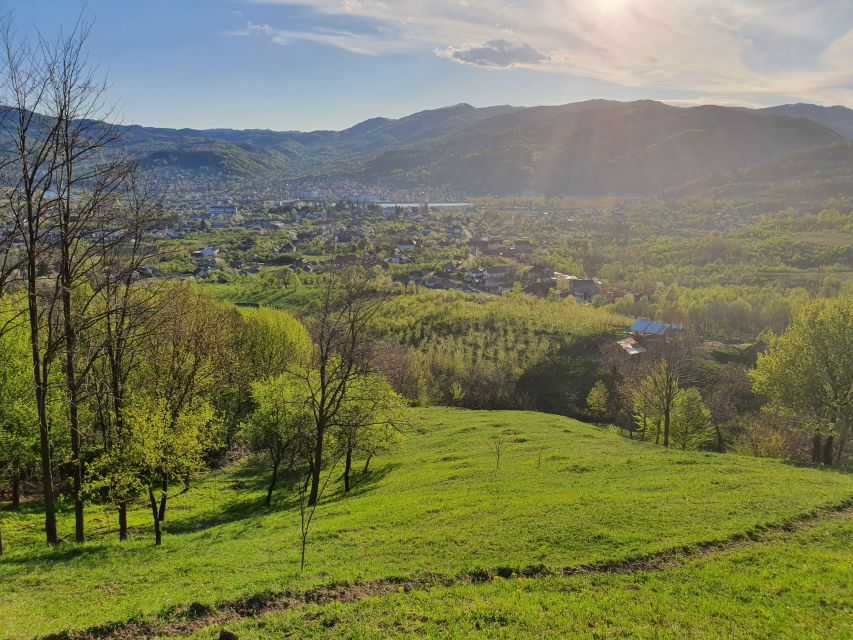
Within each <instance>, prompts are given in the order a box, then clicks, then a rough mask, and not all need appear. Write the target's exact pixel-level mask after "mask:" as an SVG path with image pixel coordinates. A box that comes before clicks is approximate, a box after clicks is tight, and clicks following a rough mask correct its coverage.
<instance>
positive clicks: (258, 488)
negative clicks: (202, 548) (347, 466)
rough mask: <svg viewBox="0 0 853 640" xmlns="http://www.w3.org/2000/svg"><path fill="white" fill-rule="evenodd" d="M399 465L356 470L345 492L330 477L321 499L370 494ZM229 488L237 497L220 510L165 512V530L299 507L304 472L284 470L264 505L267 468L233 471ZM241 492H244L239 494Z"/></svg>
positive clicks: (207, 525)
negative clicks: (188, 514) (187, 514)
mask: <svg viewBox="0 0 853 640" xmlns="http://www.w3.org/2000/svg"><path fill="white" fill-rule="evenodd" d="M399 466H400V465H399V464H397V463H389V464H385V465H378V464H377V465H374V466H373V467H372V468H371V469H369V470H368V471H366V472H364V471H355V472H353V474H352V480H353V484H352V488H351V489H350V492H349V493H348V494H346V493H344V490H343V481H342V480H341V479H340V478H339V477H333V479H332V481H331V482H330V486H329V488H328V489H327V491H326V496H325V498H324V500H328V501H337V500H342V499H345V498H351V497H357V496H361V495H364V494H366V493H369V492H370V491H372V490H373V489H375V487H376V485H377V484H378V483H379V482H380V481H381V480H382V479H383V478H385V477H386V476H388V475H389V474H390V473H391V472H393V471H394V470H395V469H396V468H397V467H399ZM232 477H233V479H234V480H233V481H232V483H231V485H230V486H229V488H231V489H233V490H234V491H235V492H236V494H237V496H235V497H231V498H230V499H229V500H228V502H227V503H226V504H224V505H223V506H222V507H221V508H220V509H215V510H208V511H206V512H204V513H200V514H196V515H195V516H194V517H192V518H187V519H181V520H177V521H173V522H169V517H168V513H167V516H166V522H165V523H164V527H163V530H164V533H166V534H172V535H175V534H184V533H193V532H196V531H204V530H206V529H210V528H211V527H215V526H218V525H222V524H227V523H232V522H239V521H241V520H247V519H251V518H257V517H260V516H264V515H268V514H271V513H278V512H281V511H294V512H295V511H297V510H298V509H299V489H300V486H301V485H302V483H303V482H304V481H305V475H304V471H298V470H287V471H284V472H282V473H281V474H280V476H279V481H278V486H277V487H276V489H275V491H274V492H273V497H272V504H270V505H269V506H268V505H267V504H266V490H267V488H268V486H269V481H270V471H269V470H267V471H266V472H265V471H263V470H262V469H260V468H259V467H251V468H247V469H243V470H240V471H239V472H237V473H234V474H233V476H232ZM240 493H244V494H246V495H242V496H241V495H240Z"/></svg>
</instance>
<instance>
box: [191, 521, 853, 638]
mask: <svg viewBox="0 0 853 640" xmlns="http://www.w3.org/2000/svg"><path fill="white" fill-rule="evenodd" d="M851 589H853V516H852V515H850V514H849V512H848V514H846V515H845V516H843V517H841V518H838V519H836V520H833V521H830V522H824V523H820V524H819V525H817V526H815V527H813V528H810V529H808V530H806V531H803V532H800V533H797V534H794V535H791V534H786V535H785V536H777V537H775V539H774V537H771V540H770V541H768V542H763V543H759V544H752V543H750V544H746V545H743V546H741V547H740V548H735V549H732V550H729V551H725V552H721V553H719V554H712V555H709V556H707V557H703V558H700V559H697V560H693V561H690V562H688V563H686V564H685V565H684V566H680V567H678V568H674V569H670V570H665V571H659V572H654V571H640V572H637V573H631V574H609V575H582V576H573V577H548V578H541V579H529V578H523V577H520V578H519V577H512V576H511V577H509V578H508V579H502V580H495V581H491V582H489V583H487V584H461V585H457V586H452V587H447V588H446V587H441V588H436V589H432V590H430V591H413V592H410V593H395V594H393V595H386V596H382V597H371V598H368V599H366V600H362V601H358V602H348V603H340V602H333V603H331V604H326V605H303V606H298V607H294V608H293V609H289V610H286V611H284V612H282V613H271V614H267V615H262V616H259V617H257V618H250V619H247V620H245V621H242V622H237V623H230V624H225V625H224V627H225V628H227V629H228V630H229V631H233V632H236V634H237V635H238V636H239V637H240V639H241V640H262V639H270V640H272V639H273V638H276V639H277V638H330V637H333V638H358V639H360V640H366V639H368V638H377V639H379V638H411V637H422V638H451V637H452V638H468V637H471V638H473V637H477V638H480V637H488V638H533V639H537V640H538V639H539V638H588V639H590V640H592V639H595V638H637V639H642V638H649V639H655V640H663V639H671V640H681V639H684V638H707V639H708V640H716V639H718V638H728V639H731V640H735V639H743V640H756V639H759V638H766V639H767V640H782V639H786V638H790V639H792V640H793V639H798V640H799V639H806V638H814V639H815V640H823V639H824V638H850V637H853V603H851V599H850V594H851ZM219 629H220V626H219V625H218V626H216V627H212V628H208V629H204V630H202V631H199V632H198V633H197V634H195V635H194V636H193V637H194V638H197V639H198V640H202V639H206V640H211V639H213V638H217V637H218V633H219Z"/></svg>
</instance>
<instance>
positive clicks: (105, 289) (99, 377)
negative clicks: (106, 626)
mask: <svg viewBox="0 0 853 640" xmlns="http://www.w3.org/2000/svg"><path fill="white" fill-rule="evenodd" d="M117 205H118V206H119V207H120V214H121V215H122V216H123V218H124V222H123V224H122V234H121V237H122V242H121V243H119V244H118V245H115V244H113V242H112V241H110V240H107V239H104V240H105V241H104V242H101V243H99V244H98V245H97V247H98V248H99V249H100V256H99V261H100V263H99V268H98V269H97V271H96V272H95V285H94V289H95V290H96V291H97V292H98V296H99V320H100V322H99V324H98V326H97V330H98V332H99V336H98V340H100V346H99V349H98V352H99V354H100V358H99V360H98V361H97V363H96V364H95V366H94V375H93V376H91V377H90V378H89V379H88V380H87V381H86V386H87V395H88V397H90V398H91V399H93V400H94V405H95V414H96V416H97V421H98V423H99V425H100V428H101V437H102V441H103V447H104V449H105V450H106V451H109V450H110V449H111V448H112V446H113V444H114V443H115V442H121V441H122V439H123V438H125V437H126V434H127V430H126V422H125V418H124V412H125V407H126V399H127V389H128V381H129V379H130V378H131V376H132V375H134V374H135V373H136V372H138V371H139V369H140V366H141V364H142V357H143V348H144V345H145V341H146V340H148V339H150V338H151V337H152V335H153V334H154V333H155V332H156V331H158V329H159V326H160V313H159V312H160V310H161V309H162V306H163V299H164V298H163V296H162V295H161V294H162V289H163V286H162V284H156V283H154V282H152V281H151V280H146V279H143V278H141V273H142V272H143V270H144V269H145V267H146V266H147V265H148V264H149V263H150V262H151V261H152V260H154V259H155V258H156V257H157V256H158V255H160V253H161V247H160V246H159V245H158V244H156V243H153V242H151V241H150V239H149V235H150V231H151V230H152V228H154V227H155V226H156V225H158V224H159V223H160V222H161V221H162V218H163V206H162V200H161V199H160V198H159V197H158V196H156V195H155V194H154V192H153V190H152V189H151V188H150V185H149V184H148V183H146V182H144V181H140V180H139V179H137V178H136V177H135V176H131V177H130V179H129V180H128V181H127V184H126V185H125V190H124V194H123V196H122V198H121V200H120V201H119V202H118V203H117ZM117 506H118V518H119V538H120V539H121V540H126V539H127V502H126V500H122V499H119V500H118V504H117Z"/></svg>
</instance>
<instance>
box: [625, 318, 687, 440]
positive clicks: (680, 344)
mask: <svg viewBox="0 0 853 640" xmlns="http://www.w3.org/2000/svg"><path fill="white" fill-rule="evenodd" d="M646 344H648V345H649V347H650V348H649V352H648V354H647V355H648V358H645V359H644V360H643V361H642V362H641V364H640V366H639V369H638V373H639V376H635V377H634V380H635V384H637V385H639V389H640V391H639V395H640V396H642V401H643V403H644V405H645V406H646V407H647V408H648V409H651V410H653V411H654V412H655V413H656V414H657V416H659V417H660V421H661V428H662V430H663V446H665V447H668V446H669V439H670V429H671V423H672V409H673V406H674V404H675V400H676V398H677V397H678V394H679V392H680V390H681V388H682V387H683V386H685V385H686V383H687V382H689V381H690V380H691V379H692V373H693V366H694V359H695V347H696V341H695V338H694V337H693V336H692V335H691V334H690V333H688V332H686V331H679V332H678V333H676V334H674V335H668V336H666V337H662V338H659V339H656V340H654V341H648V342H647V343H646ZM644 355H645V354H644Z"/></svg>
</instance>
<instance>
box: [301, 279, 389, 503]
mask: <svg viewBox="0 0 853 640" xmlns="http://www.w3.org/2000/svg"><path fill="white" fill-rule="evenodd" d="M369 285H370V283H369V280H368V277H367V274H366V273H365V272H364V271H361V270H352V271H345V272H343V273H342V274H341V275H340V276H339V277H338V278H331V277H330V278H328V279H327V280H326V282H325V285H324V287H323V293H322V297H321V299H320V303H319V309H318V311H317V312H316V313H315V314H314V315H313V317H312V318H311V320H310V322H309V325H308V330H309V334H310V336H311V338H312V342H313V343H314V344H313V348H312V351H311V353H310V354H309V355H308V356H307V357H304V358H302V361H301V362H300V363H297V364H295V366H292V367H290V368H289V369H290V373H291V374H292V375H293V376H295V377H296V378H298V379H299V380H300V381H301V382H302V384H303V386H304V388H305V389H307V391H308V404H309V407H310V410H311V414H312V416H313V422H314V430H315V436H314V453H313V460H312V463H311V490H310V492H309V494H308V506H310V507H316V505H317V501H318V498H319V493H320V483H321V469H322V467H323V459H324V453H325V449H324V447H325V444H326V439H327V436H328V434H329V432H330V431H332V430H334V429H335V427H336V425H337V423H336V420H337V418H338V416H339V414H340V413H341V410H342V409H343V408H344V407H345V406H346V401H347V398H348V394H349V393H350V389H351V388H352V387H353V384H354V383H355V381H356V380H358V379H359V378H361V377H364V376H367V375H370V374H371V373H373V370H374V368H375V366H376V365H375V361H376V358H377V356H376V351H375V341H374V340H372V328H371V322H372V320H373V318H374V317H375V316H376V314H377V313H378V312H379V308H380V304H381V300H380V299H379V298H378V297H377V296H376V295H374V294H373V293H372V291H371V289H370V286H369Z"/></svg>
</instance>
